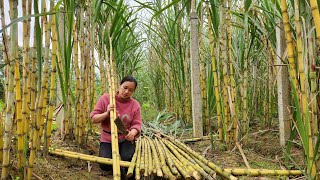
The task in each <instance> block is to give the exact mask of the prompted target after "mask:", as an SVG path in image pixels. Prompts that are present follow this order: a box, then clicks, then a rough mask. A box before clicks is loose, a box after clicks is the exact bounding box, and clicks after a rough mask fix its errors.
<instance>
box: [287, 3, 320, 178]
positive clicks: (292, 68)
mask: <svg viewBox="0 0 320 180" xmlns="http://www.w3.org/2000/svg"><path fill="white" fill-rule="evenodd" d="M281 8H282V19H283V24H284V29H285V35H286V42H287V51H288V62H289V74H290V77H291V79H292V82H293V86H294V87H293V88H295V89H298V82H297V77H296V69H295V55H294V49H293V39H292V36H291V30H290V24H289V16H288V13H287V3H286V0H281ZM318 15H319V12H318ZM319 33H320V32H319ZM304 120H305V121H304V122H305V126H306V129H307V132H308V136H309V137H308V144H306V146H308V148H307V149H308V152H306V153H307V162H308V168H307V170H308V174H310V175H311V176H312V177H316V166H315V163H314V162H313V143H312V137H311V125H310V121H309V120H308V119H304Z"/></svg>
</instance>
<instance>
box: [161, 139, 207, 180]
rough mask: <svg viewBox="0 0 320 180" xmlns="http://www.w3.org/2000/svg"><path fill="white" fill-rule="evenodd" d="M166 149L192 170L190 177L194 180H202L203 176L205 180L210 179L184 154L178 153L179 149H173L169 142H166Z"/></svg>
mask: <svg viewBox="0 0 320 180" xmlns="http://www.w3.org/2000/svg"><path fill="white" fill-rule="evenodd" d="M166 145H167V147H168V148H169V149H170V150H171V151H172V152H173V153H174V154H175V155H176V156H177V158H178V159H179V160H180V161H182V163H184V164H185V165H186V166H187V168H189V169H190V170H192V175H193V177H194V178H195V179H202V177H201V175H203V177H204V178H206V179H212V177H210V175H208V174H207V173H206V172H205V171H204V170H203V169H202V168H201V167H200V166H199V165H198V164H196V162H195V161H194V160H193V159H192V158H191V157H190V156H188V155H187V154H186V153H184V152H181V151H179V148H177V147H174V145H173V144H171V143H170V142H169V141H166Z"/></svg>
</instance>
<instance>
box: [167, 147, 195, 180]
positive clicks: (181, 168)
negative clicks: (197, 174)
mask: <svg viewBox="0 0 320 180" xmlns="http://www.w3.org/2000/svg"><path fill="white" fill-rule="evenodd" d="M170 156H171V158H172V160H173V162H174V164H175V166H176V167H177V169H178V170H179V172H180V173H181V175H182V177H183V178H184V179H187V180H188V179H191V176H190V175H189V173H188V172H187V168H186V167H185V166H184V165H183V164H182V163H181V162H180V161H179V159H177V158H176V157H175V156H174V155H172V154H171V153H170Z"/></svg>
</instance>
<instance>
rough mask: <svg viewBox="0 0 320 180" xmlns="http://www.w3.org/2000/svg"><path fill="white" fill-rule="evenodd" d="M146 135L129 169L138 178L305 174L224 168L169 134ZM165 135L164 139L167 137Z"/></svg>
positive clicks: (290, 171) (287, 171) (225, 177)
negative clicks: (152, 136) (154, 176)
mask: <svg viewBox="0 0 320 180" xmlns="http://www.w3.org/2000/svg"><path fill="white" fill-rule="evenodd" d="M161 135H162V136H160V135H155V136H154V138H150V137H148V136H142V137H140V138H139V139H138V141H137V146H136V151H135V154H134V156H133V159H132V161H131V162H130V166H129V169H128V173H127V176H128V177H131V176H132V175H133V171H134V169H135V178H136V179H140V177H141V176H145V177H147V176H151V175H156V176H158V177H164V178H167V179H181V178H182V179H216V176H220V177H223V179H237V178H236V177H235V176H234V175H248V176H262V175H302V174H303V171H300V170H267V169H222V168H220V167H219V166H217V165H215V164H214V163H213V162H210V161H209V160H207V159H206V158H204V157H203V156H201V155H200V154H199V153H197V152H195V151H193V150H192V149H190V148H189V147H188V146H186V145H185V144H183V143H181V142H179V141H177V140H175V139H174V138H172V137H170V136H167V135H165V134H162V133H161ZM163 136H164V137H163Z"/></svg>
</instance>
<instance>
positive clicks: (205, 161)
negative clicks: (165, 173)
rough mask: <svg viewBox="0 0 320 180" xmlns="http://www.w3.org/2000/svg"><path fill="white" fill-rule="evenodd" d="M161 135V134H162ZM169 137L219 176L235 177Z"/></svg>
mask: <svg viewBox="0 0 320 180" xmlns="http://www.w3.org/2000/svg"><path fill="white" fill-rule="evenodd" d="M162 135H163V134H162ZM167 137H168V138H169V140H170V141H171V142H172V143H173V144H175V145H177V146H178V147H179V148H180V149H182V150H184V151H186V152H188V153H190V154H192V155H193V156H195V157H196V158H198V159H199V160H201V161H202V162H203V163H204V164H206V165H207V166H209V167H210V168H212V169H213V170H214V171H216V172H217V173H218V174H219V175H220V176H222V177H224V178H226V179H237V178H236V177H234V176H233V175H231V174H230V173H229V172H226V171H224V170H223V169H222V168H220V167H219V166H217V165H216V164H214V163H212V162H210V161H209V160H207V159H206V158H204V157H203V156H201V155H200V154H199V153H197V152H195V151H193V150H192V149H190V148H189V147H187V146H186V145H184V144H183V143H181V142H179V141H176V140H174V139H172V138H171V137H169V136H167Z"/></svg>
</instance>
